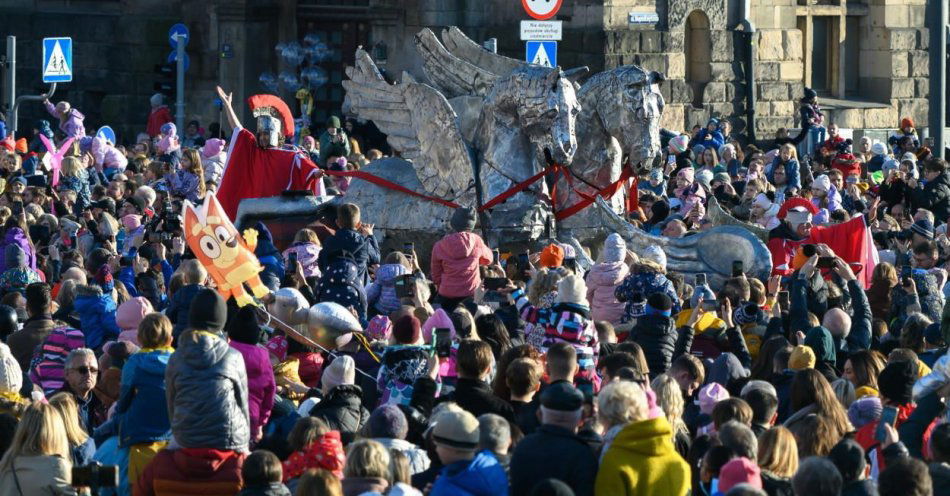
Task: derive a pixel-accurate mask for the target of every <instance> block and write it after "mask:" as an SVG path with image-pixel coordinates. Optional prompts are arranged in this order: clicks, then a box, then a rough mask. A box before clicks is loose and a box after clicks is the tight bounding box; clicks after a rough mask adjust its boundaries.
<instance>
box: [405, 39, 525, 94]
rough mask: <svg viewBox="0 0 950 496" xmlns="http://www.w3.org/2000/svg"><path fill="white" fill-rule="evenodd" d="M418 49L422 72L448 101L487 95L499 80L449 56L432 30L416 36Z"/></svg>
mask: <svg viewBox="0 0 950 496" xmlns="http://www.w3.org/2000/svg"><path fill="white" fill-rule="evenodd" d="M463 36H464V35H463ZM416 49H417V50H418V51H419V55H421V56H422V70H423V71H424V72H425V74H426V77H428V78H429V80H430V81H432V83H433V84H435V85H436V86H437V87H438V88H439V89H441V90H442V92H443V93H444V94H445V97H446V98H454V97H457V96H463V95H484V94H485V93H487V92H488V89H489V88H491V86H492V84H493V83H494V82H495V80H496V79H498V77H499V75H498V74H495V73H493V72H491V71H489V70H486V69H483V68H481V67H479V66H476V65H473V64H472V63H471V62H468V61H466V60H463V59H461V58H459V57H457V56H456V55H454V54H452V53H451V52H449V51H448V50H447V49H446V48H445V45H443V44H442V42H440V41H439V39H438V38H437V37H436V36H435V33H433V32H432V30H431V29H428V28H426V29H423V30H422V31H419V33H418V34H416ZM506 74H507V73H506Z"/></svg>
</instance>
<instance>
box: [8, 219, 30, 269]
mask: <svg viewBox="0 0 950 496" xmlns="http://www.w3.org/2000/svg"><path fill="white" fill-rule="evenodd" d="M10 245H17V246H19V247H20V249H21V250H23V253H25V254H26V266H27V267H29V268H31V269H33V270H36V254H35V253H34V252H33V247H31V246H30V242H29V240H28V239H27V237H26V233H24V232H23V230H22V229H20V228H19V227H11V228H10V229H7V234H6V235H5V236H4V237H3V241H2V242H0V250H3V251H2V253H4V254H6V253H7V246H10ZM10 268H12V267H11V266H10V262H8V261H7V257H6V256H4V257H3V265H2V266H0V272H3V271H5V270H7V269H10Z"/></svg>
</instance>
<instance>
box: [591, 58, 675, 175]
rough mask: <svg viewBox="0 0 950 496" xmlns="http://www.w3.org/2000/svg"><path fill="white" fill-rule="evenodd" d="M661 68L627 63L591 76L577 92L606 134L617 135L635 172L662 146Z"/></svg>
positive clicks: (647, 167)
mask: <svg viewBox="0 0 950 496" xmlns="http://www.w3.org/2000/svg"><path fill="white" fill-rule="evenodd" d="M663 79H664V78H663V75H662V74H660V73H658V72H646V71H644V70H643V69H641V68H639V67H637V66H633V65H627V66H623V67H618V68H616V69H613V70H611V71H606V72H601V73H599V74H597V75H595V76H593V77H591V78H590V79H589V80H588V81H587V82H586V83H584V86H583V87H582V88H581V90H580V92H579V93H578V98H580V99H581V101H582V102H583V103H584V105H585V108H586V109H587V110H588V111H589V112H592V113H593V116H592V118H594V119H597V120H598V122H599V124H600V125H601V126H602V129H603V131H604V132H606V134H607V135H609V136H611V137H613V138H615V139H616V140H617V141H618V142H619V144H620V147H621V150H622V153H623V154H624V155H627V156H628V160H629V163H630V165H631V167H633V168H634V171H635V172H641V171H642V170H644V169H649V168H650V167H651V166H652V164H653V158H654V157H655V156H656V154H657V153H658V152H659V150H660V118H661V117H662V115H663V107H664V105H665V104H664V101H663V95H662V94H661V93H660V90H659V88H657V84H658V83H660V82H662V81H663Z"/></svg>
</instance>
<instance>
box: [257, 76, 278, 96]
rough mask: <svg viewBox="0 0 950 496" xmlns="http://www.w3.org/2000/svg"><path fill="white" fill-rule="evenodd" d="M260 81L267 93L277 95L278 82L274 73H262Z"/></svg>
mask: <svg viewBox="0 0 950 496" xmlns="http://www.w3.org/2000/svg"><path fill="white" fill-rule="evenodd" d="M258 81H260V83H261V86H263V87H264V89H266V90H267V91H269V92H271V93H277V90H278V81H277V76H275V75H274V73H273V72H269V71H268V72H263V73H261V75H260V77H259V78H258Z"/></svg>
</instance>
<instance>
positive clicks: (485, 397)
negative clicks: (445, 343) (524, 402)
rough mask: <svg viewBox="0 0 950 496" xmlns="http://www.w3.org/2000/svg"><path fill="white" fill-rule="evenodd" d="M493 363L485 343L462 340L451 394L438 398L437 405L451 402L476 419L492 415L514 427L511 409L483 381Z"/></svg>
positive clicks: (513, 411) (488, 347) (489, 350)
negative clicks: (456, 377) (455, 379)
mask: <svg viewBox="0 0 950 496" xmlns="http://www.w3.org/2000/svg"><path fill="white" fill-rule="evenodd" d="M492 360H493V359H492V352H491V346H489V345H488V343H486V342H485V341H476V340H474V339H465V340H462V342H461V343H459V350H458V355H457V364H458V367H457V370H458V382H456V383H455V389H454V390H453V391H452V392H451V393H449V394H447V395H445V396H443V397H441V398H439V402H442V401H454V402H455V403H457V404H458V406H460V407H462V408H463V409H464V410H467V411H468V412H469V413H471V414H472V415H474V416H476V417H479V416H481V415H483V414H486V413H494V414H496V415H500V416H502V417H504V418H505V420H507V421H509V422H512V423H514V422H515V410H514V408H512V406H511V404H510V403H508V402H507V401H505V400H503V399H501V398H499V397H498V396H496V395H495V393H494V392H493V391H492V389H491V386H489V385H488V383H487V382H485V380H484V379H485V378H487V377H488V375H489V374H490V373H491V366H492Z"/></svg>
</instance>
